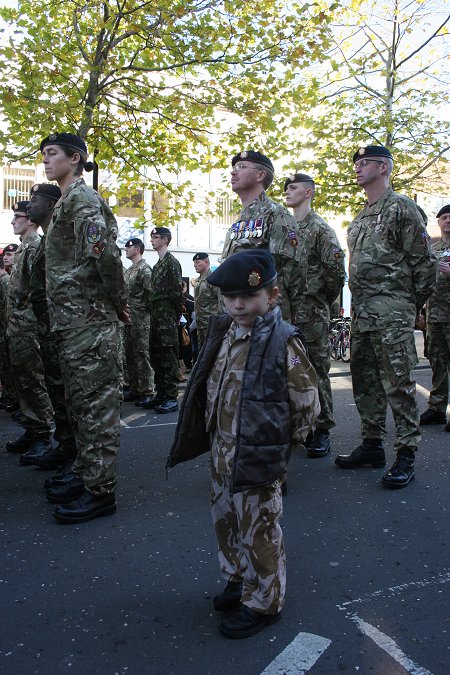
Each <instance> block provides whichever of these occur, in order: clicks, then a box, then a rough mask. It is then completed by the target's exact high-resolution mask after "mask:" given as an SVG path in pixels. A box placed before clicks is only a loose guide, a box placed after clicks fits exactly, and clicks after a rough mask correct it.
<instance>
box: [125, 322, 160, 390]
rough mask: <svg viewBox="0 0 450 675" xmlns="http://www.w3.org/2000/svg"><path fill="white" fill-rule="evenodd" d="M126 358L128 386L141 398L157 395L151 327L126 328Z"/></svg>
mask: <svg viewBox="0 0 450 675" xmlns="http://www.w3.org/2000/svg"><path fill="white" fill-rule="evenodd" d="M124 342H125V358H126V364H127V373H128V384H129V386H130V387H131V389H132V390H133V391H134V392H136V393H137V394H139V395H141V396H149V395H153V394H154V393H155V379H154V372H153V368H152V366H151V364H150V348H149V342H150V326H142V325H141V326H125V331H124Z"/></svg>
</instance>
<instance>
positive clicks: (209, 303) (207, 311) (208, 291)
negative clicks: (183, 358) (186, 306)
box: [194, 269, 220, 349]
mask: <svg viewBox="0 0 450 675" xmlns="http://www.w3.org/2000/svg"><path fill="white" fill-rule="evenodd" d="M210 274H211V269H209V270H207V271H206V272H205V273H204V274H200V276H199V277H198V279H196V280H195V285H194V309H195V321H196V324H197V339H198V348H199V349H200V348H201V346H202V345H203V343H204V341H205V338H206V331H207V329H208V320H209V317H210V316H215V315H216V314H219V312H220V310H219V297H220V292H219V289H218V288H217V287H216V286H211V284H208V282H207V281H206V279H207V278H208V277H209V275H210Z"/></svg>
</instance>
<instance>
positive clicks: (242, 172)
mask: <svg viewBox="0 0 450 675" xmlns="http://www.w3.org/2000/svg"><path fill="white" fill-rule="evenodd" d="M231 165H232V169H231V188H232V190H233V192H235V193H236V194H237V195H238V196H239V198H240V200H241V202H242V211H241V214H240V216H239V220H238V221H237V222H236V223H234V224H233V225H232V226H231V228H230V229H229V230H228V232H227V234H226V237H225V244H224V247H223V252H222V260H224V259H225V258H227V257H228V256H229V255H231V254H232V253H236V251H240V250H242V249H244V248H259V247H262V248H266V249H268V250H269V251H270V252H271V253H272V255H273V258H274V261H275V267H276V270H277V279H278V281H277V284H278V287H279V290H280V296H279V299H278V304H279V305H280V307H281V312H282V314H283V319H285V320H286V321H289V322H290V323H292V324H294V325H295V326H296V325H297V323H298V319H299V316H300V307H301V301H302V294H303V293H304V292H305V291H306V269H307V264H306V261H307V259H308V253H307V248H308V242H307V240H305V237H304V234H303V233H302V232H300V230H299V229H298V226H297V223H296V221H295V218H294V217H293V216H292V214H291V213H290V212H289V211H288V209H287V208H286V207H285V206H282V204H278V203H277V202H274V201H273V200H272V199H269V197H268V196H267V195H266V190H267V189H268V188H269V187H270V185H271V184H272V182H273V178H274V168H273V164H272V162H271V161H270V159H269V158H268V157H266V156H265V155H263V154H262V153H260V152H255V151H253V150H248V151H244V152H240V153H239V154H238V155H236V156H235V157H233V159H232V162H231Z"/></svg>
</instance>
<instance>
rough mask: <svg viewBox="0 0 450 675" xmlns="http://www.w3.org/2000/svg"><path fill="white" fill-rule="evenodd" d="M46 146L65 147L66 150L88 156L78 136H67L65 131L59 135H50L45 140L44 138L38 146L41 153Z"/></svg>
mask: <svg viewBox="0 0 450 675" xmlns="http://www.w3.org/2000/svg"><path fill="white" fill-rule="evenodd" d="M46 145H66V146H67V147H68V148H72V150H76V151H77V152H81V153H83V154H84V155H87V154H88V149H87V147H86V143H85V142H84V141H83V139H82V138H81V137H80V136H76V135H75V134H68V133H66V132H65V131H64V132H63V133H60V134H58V133H55V134H50V135H49V136H47V138H44V140H43V141H42V143H41V144H40V146H39V150H40V151H41V152H42V151H43V149H44V148H45V146H46Z"/></svg>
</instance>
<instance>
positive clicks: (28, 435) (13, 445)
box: [6, 429, 36, 453]
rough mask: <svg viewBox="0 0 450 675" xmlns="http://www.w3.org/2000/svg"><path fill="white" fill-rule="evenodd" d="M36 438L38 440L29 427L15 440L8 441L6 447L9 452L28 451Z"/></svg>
mask: <svg viewBox="0 0 450 675" xmlns="http://www.w3.org/2000/svg"><path fill="white" fill-rule="evenodd" d="M34 440H36V437H35V436H33V433H32V432H31V431H30V430H29V429H26V430H25V433H24V434H22V436H19V438H16V440H15V441H8V442H7V443H6V449H7V451H8V452H14V453H23V452H28V450H29V449H30V448H31V445H32V444H33V441H34Z"/></svg>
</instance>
